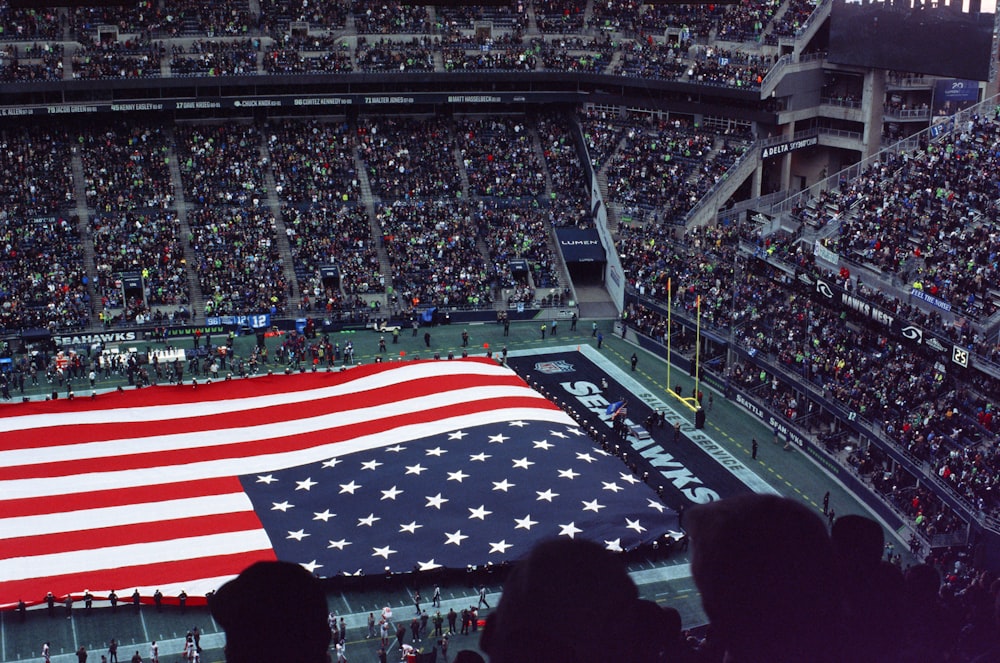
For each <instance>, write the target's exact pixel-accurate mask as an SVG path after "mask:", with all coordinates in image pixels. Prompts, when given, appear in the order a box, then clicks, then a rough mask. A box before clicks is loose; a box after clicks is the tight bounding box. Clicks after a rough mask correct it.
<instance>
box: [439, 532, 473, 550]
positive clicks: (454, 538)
mask: <svg viewBox="0 0 1000 663" xmlns="http://www.w3.org/2000/svg"><path fill="white" fill-rule="evenodd" d="M444 535H445V538H446V539H447V540H446V541H445V542H444V544H445V545H448V544H449V543H454V544H455V545H456V546H460V545H462V541H464V540H465V539H468V538H469V537H468V536H467V535H465V534H462V530H457V531H455V532H445V533H444Z"/></svg>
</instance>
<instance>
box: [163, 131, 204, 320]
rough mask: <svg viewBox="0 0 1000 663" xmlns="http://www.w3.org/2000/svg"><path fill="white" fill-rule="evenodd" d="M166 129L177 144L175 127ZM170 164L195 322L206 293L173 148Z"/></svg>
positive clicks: (179, 169)
mask: <svg viewBox="0 0 1000 663" xmlns="http://www.w3.org/2000/svg"><path fill="white" fill-rule="evenodd" d="M166 131H167V132H168V136H167V139H168V140H169V144H170V145H174V146H176V145H177V139H176V137H175V136H174V132H173V129H172V128H171V127H167V129H166ZM168 166H169V168H170V183H171V185H172V186H173V187H174V204H175V205H176V207H177V219H178V220H179V221H180V223H181V229H180V232H181V242H182V244H183V246H184V264H185V268H186V270H187V277H188V283H189V284H190V290H191V301H190V302H189V306H188V309H189V310H190V311H191V322H195V321H196V320H198V318H199V316H202V317H203V316H204V315H205V294H204V293H203V292H202V291H201V282H200V281H199V280H198V270H197V269H196V267H195V265H196V263H197V259H196V258H195V256H194V250H193V249H192V248H191V244H190V242H189V241H188V238H189V237H191V225H190V224H189V223H188V216H187V213H188V207H189V205H188V202H187V198H186V197H185V196H184V183H183V181H182V180H181V167H180V160H179V159H178V156H177V153H176V151H175V150H172V152H171V154H170V163H169V164H168Z"/></svg>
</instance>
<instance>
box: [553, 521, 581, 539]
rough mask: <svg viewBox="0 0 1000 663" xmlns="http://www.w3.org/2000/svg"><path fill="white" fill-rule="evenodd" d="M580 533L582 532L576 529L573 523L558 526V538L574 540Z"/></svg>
mask: <svg viewBox="0 0 1000 663" xmlns="http://www.w3.org/2000/svg"><path fill="white" fill-rule="evenodd" d="M582 531H583V530H582V529H580V528H579V527H577V526H576V525H575V524H574V523H570V524H568V525H560V526H559V536H568V537H569V538H571V539H575V538H576V535H577V534H579V533H580V532H582Z"/></svg>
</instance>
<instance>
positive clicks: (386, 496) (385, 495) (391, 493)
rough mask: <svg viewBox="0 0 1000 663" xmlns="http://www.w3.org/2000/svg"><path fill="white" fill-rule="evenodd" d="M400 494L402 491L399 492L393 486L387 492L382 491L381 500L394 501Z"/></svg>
mask: <svg viewBox="0 0 1000 663" xmlns="http://www.w3.org/2000/svg"><path fill="white" fill-rule="evenodd" d="M402 494H403V491H401V490H399V489H398V488H396V487H395V486H393V487H392V488H390V489H388V490H383V491H382V499H383V500H394V499H396V497H397V496H399V495H402ZM380 501H381V500H380Z"/></svg>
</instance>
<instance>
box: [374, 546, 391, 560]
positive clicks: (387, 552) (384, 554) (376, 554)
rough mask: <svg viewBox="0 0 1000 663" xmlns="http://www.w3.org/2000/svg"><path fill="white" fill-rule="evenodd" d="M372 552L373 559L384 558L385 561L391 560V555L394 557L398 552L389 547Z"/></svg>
mask: <svg viewBox="0 0 1000 663" xmlns="http://www.w3.org/2000/svg"><path fill="white" fill-rule="evenodd" d="M372 550H373V551H374V552H372V557H382V558H385V559H389V555H392V554H394V553H395V552H396V551H395V550H393V549H392V548H390V547H389V546H385V547H383V548H372Z"/></svg>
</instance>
